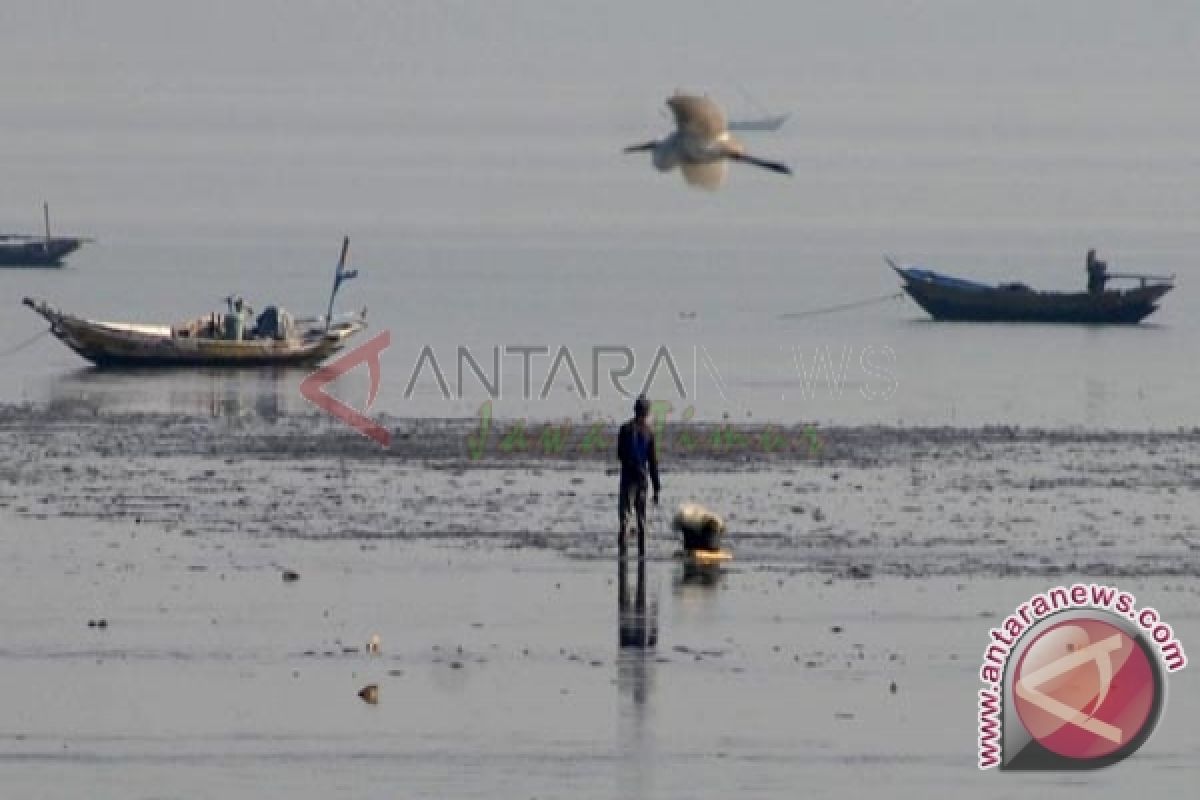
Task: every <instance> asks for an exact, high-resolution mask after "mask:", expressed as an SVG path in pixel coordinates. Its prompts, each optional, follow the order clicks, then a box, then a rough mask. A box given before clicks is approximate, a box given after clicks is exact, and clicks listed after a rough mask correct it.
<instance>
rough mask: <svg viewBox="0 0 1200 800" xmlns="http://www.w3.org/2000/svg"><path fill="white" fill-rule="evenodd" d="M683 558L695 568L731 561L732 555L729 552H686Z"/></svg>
mask: <svg viewBox="0 0 1200 800" xmlns="http://www.w3.org/2000/svg"><path fill="white" fill-rule="evenodd" d="M683 557H684V558H686V559H688V560H689V561H691V562H693V563H695V564H696V565H697V566H702V567H704V566H710V565H713V564H723V563H725V562H726V561H732V560H733V553H732V552H731V551H729V550H688V551H686V552H685V553H684V554H683Z"/></svg>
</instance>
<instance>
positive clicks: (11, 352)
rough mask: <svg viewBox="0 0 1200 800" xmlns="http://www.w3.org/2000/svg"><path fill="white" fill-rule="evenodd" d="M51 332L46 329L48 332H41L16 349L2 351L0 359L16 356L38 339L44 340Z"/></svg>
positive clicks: (0, 351)
mask: <svg viewBox="0 0 1200 800" xmlns="http://www.w3.org/2000/svg"><path fill="white" fill-rule="evenodd" d="M49 332H50V329H49V328H46V330H44V331H40V332H38V333H37V334H35V335H33V336H30V337H29V338H28V339H26V340H25V341H23V342H21V343H19V344H17V345H16V346H15V347H10V348H9V349H7V350H0V358H7V357H8V356H12V355H16V354H17V353H19V352H21V351H22V350H24V349H25V348H26V347H29V345H31V344H33V343H34V342H36V341H37V340H38V339H40V338H42V337H43V336H45V335H46V334H47V333H49Z"/></svg>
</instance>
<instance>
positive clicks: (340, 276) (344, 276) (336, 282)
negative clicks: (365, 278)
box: [325, 236, 358, 330]
mask: <svg viewBox="0 0 1200 800" xmlns="http://www.w3.org/2000/svg"><path fill="white" fill-rule="evenodd" d="M349 250H350V237H349V236H344V237H342V254H341V256H340V257H338V263H337V271H336V272H334V275H333V291H331V292H330V293H329V310H328V311H326V312H325V330H329V328H330V326H331V325H333V299H334V298H335V297H337V293H338V289H340V288H342V284H343V283H344V282H346V281H348V280H352V279H354V278H357V277H358V270H356V269H352V270H347V269H346V254H347V252H348V251H349Z"/></svg>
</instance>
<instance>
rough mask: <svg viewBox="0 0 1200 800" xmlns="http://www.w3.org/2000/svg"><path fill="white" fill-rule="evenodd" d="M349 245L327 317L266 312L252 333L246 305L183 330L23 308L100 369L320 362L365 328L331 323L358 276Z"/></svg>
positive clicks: (235, 303)
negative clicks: (350, 265)
mask: <svg viewBox="0 0 1200 800" xmlns="http://www.w3.org/2000/svg"><path fill="white" fill-rule="evenodd" d="M348 247H349V241H348V240H346V241H343V243H342V255H341V258H340V259H339V261H338V268H337V273H336V275H335V278H334V286H333V292H332V293H331V295H330V298H329V311H328V312H327V313H326V316H324V317H314V318H309V319H292V317H291V316H290V315H289V314H288V313H287V312H286V311H284V310H282V309H278V308H275V307H274V306H271V307H268V308H267V309H265V310H264V311H263V313H262V314H260V315H258V317H257V320H255V321H254V322H253V325H252V326H251V325H250V324H249V322H250V320H252V319H253V313H252V312H251V311H250V308H249V307H248V306H245V305H244V304H243V303H242V301H241V298H238V299H237V300H234V299H233V298H227V301H228V303H229V309H228V311H227V312H226V313H224V314H218V313H213V314H209V315H206V316H203V317H199V318H197V319H193V320H189V321H187V322H184V323H182V324H178V325H164V324H146V323H138V322H102V321H98V320H90V319H84V318H81V317H76V316H73V315H71V314H67V313H64V312H63V311H60V310H58V309H56V308H53V307H51V306H50V305H49V304H47V303H45V302H42V301H36V300H33V299H31V298H28V297H27V298H25V305H27V306H29V307H30V308H32V309H33V310H34V311H35V312H37V313H38V314H40V315H41V316H43V317H45V318H46V320H48V321H49V322H50V330H51V332H52V333H53V334H54V335H55V336H57V337H58V338H59V339H60V340H61V341H62V342H63V343H64V344H66V345H67V346H68V347H70V348H71V349H72V350H74V351H75V352H76V353H78V354H79V355H81V356H83V357H84V358H86V359H87V360H88V361H91V362H92V363H93V364H95V365H97V366H100V367H114V366H115V367H222V368H227V367H264V366H291V365H307V364H316V363H319V362H321V361H323V360H325V359H326V358H328V357H329V356H331V355H333V354H334V353H336V352H337V351H338V350H340V349H342V347H343V346H344V345H345V343H346V341H347V340H349V339H350V338H351V337H352V336H354V335H355V334H356V333H358V332H359V331H361V330H363V329H364V328H365V327H366V325H367V323H366V310H365V309H364V310H363V311H362V313H360V314H355V315H349V316H342V317H341V318H335V317H334V316H333V300H334V297H335V296H336V294H337V290H338V288H339V287H340V285H341V284H342V282H344V281H346V280H349V279H350V278H353V277H354V276H355V275H356V273H355V272H347V271H346V270H345V269H344V268H345V261H346V252H347V249H348Z"/></svg>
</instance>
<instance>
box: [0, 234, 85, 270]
mask: <svg viewBox="0 0 1200 800" xmlns="http://www.w3.org/2000/svg"><path fill="white" fill-rule="evenodd" d="M81 246H83V240H82V239H69V238H65V237H63V238H53V239H35V238H25V237H14V236H7V237H0V267H61V266H62V262H63V259H64V258H66V257H67V256H69V255H71V253H74V252H75V251H76V250H78V249H79V248H80V247H81Z"/></svg>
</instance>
